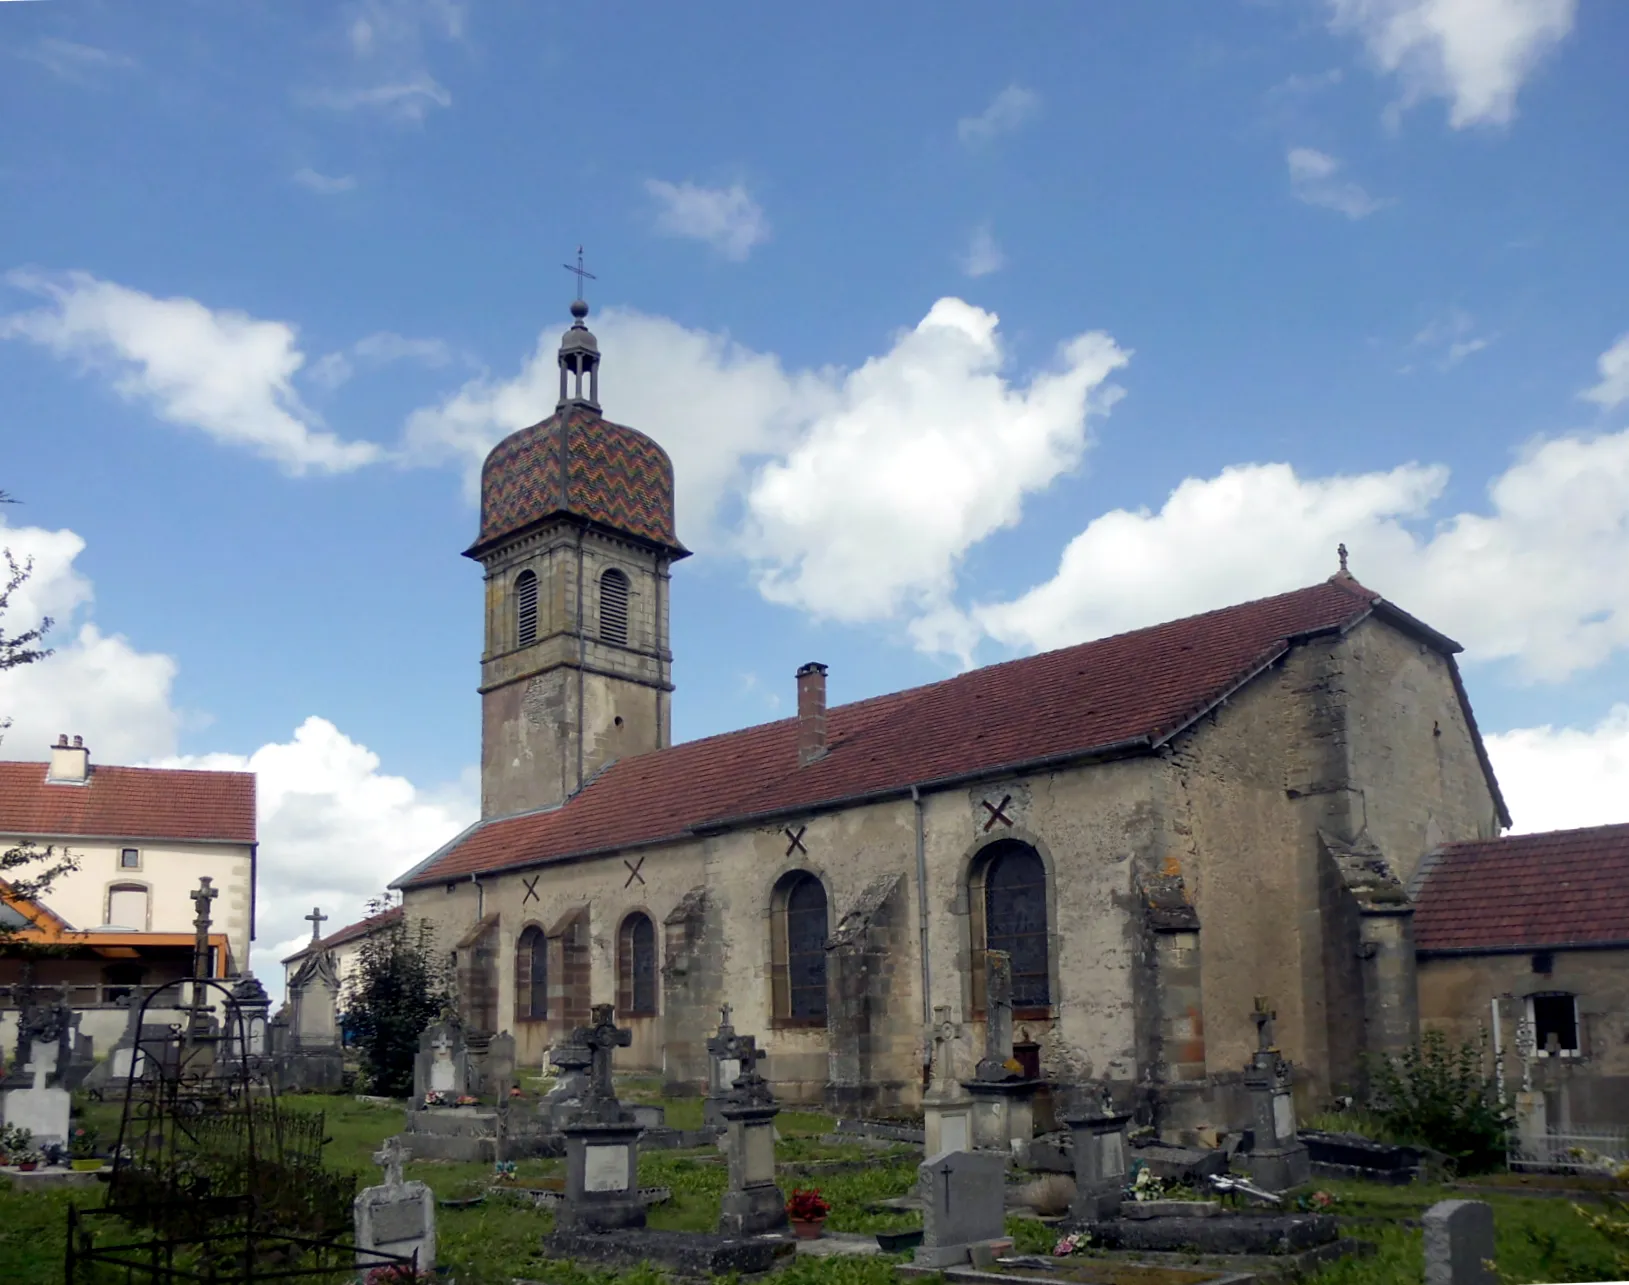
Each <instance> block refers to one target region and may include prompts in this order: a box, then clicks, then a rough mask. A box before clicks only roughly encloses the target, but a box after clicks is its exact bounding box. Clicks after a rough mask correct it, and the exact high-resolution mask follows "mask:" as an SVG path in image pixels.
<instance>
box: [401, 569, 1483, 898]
mask: <svg viewBox="0 0 1629 1285" xmlns="http://www.w3.org/2000/svg"><path fill="white" fill-rule="evenodd" d="M1371 611H1380V612H1383V613H1385V614H1386V615H1387V616H1388V617H1389V618H1391V619H1393V620H1395V621H1396V622H1397V623H1398V624H1399V625H1401V626H1402V627H1404V628H1409V629H1411V630H1413V631H1414V632H1415V633H1416V634H1418V635H1419V636H1421V637H1424V638H1427V639H1429V640H1430V641H1432V643H1433V644H1434V645H1436V646H1438V647H1439V648H1440V649H1442V650H1443V651H1444V652H1447V653H1451V652H1453V651H1457V650H1458V645H1457V644H1455V643H1453V642H1451V641H1450V640H1448V639H1445V638H1442V637H1441V635H1438V634H1434V633H1432V632H1431V631H1430V630H1428V629H1426V628H1425V627H1424V626H1422V625H1420V624H1419V623H1418V622H1417V621H1413V620H1412V618H1410V617H1408V616H1406V615H1404V614H1403V613H1402V612H1400V611H1398V610H1397V609H1396V608H1394V607H1391V606H1390V605H1389V604H1387V603H1385V602H1384V601H1383V600H1381V599H1380V598H1379V597H1378V595H1376V594H1374V593H1372V592H1371V591H1370V590H1368V589H1365V588H1364V587H1363V586H1362V585H1360V584H1358V583H1357V582H1356V581H1355V580H1352V579H1351V578H1350V577H1345V578H1343V577H1333V578H1331V579H1330V580H1329V581H1326V582H1325V583H1323V584H1319V585H1314V586H1312V587H1311V588H1309V589H1299V590H1296V591H1294V592H1292V593H1285V594H1279V595H1278V596H1277V597H1273V598H1263V599H1260V600H1259V601H1256V602H1247V603H1244V604H1242V605H1240V606H1235V607H1227V608H1223V609H1222V610H1220V611H1211V612H1207V613H1205V614H1204V615H1199V616H1192V617H1189V618H1188V619H1185V620H1178V621H1173V622H1171V623H1169V624H1164V625H1156V626H1154V627H1153V628H1150V629H1139V630H1137V631H1135V632H1133V633H1128V634H1121V635H1119V636H1118V637H1114V638H1103V639H1099V640H1098V641H1096V642H1089V643H1082V644H1080V645H1079V646H1075V647H1066V648H1064V649H1062V650H1061V651H1053V652H1047V653H1045V654H1043V655H1039V656H1029V657H1025V658H1024V659H1021V660H1012V661H1007V662H1006V663H1004V664H999V665H991V666H989V667H987V668H985V669H977V670H974V671H972V672H970V673H966V674H961V675H959V676H957V677H955V678H950V679H946V680H945V681H943V682H938V683H932V684H929V685H928V686H926V687H916V688H912V689H910V690H908V691H903V692H895V693H893V694H891V695H888V696H878V697H875V698H873V699H871V700H864V701H858V702H855V703H854V704H851V705H840V706H837V707H835V708H832V709H830V710H828V711H827V715H826V729H827V744H828V746H829V753H828V754H827V755H826V756H825V757H824V758H822V759H820V760H818V761H817V762H814V763H811V764H809V765H808V766H805V767H799V766H798V755H797V720H796V719H795V718H791V719H782V720H781V721H780V722H776V723H765V724H762V725H760V726H758V727H748V728H745V729H743V730H741V731H737V732H729V733H726V734H724V735H721V736H713V737H709V738H707V739H705V740H700V741H691V742H689V743H687V744H683V745H676V746H673V747H671V748H669V749H665V750H657V751H655V752H653V753H649V754H641V755H638V756H636V757H634V758H628V759H623V760H621V761H619V762H616V763H613V764H611V765H610V766H609V767H608V768H606V769H605V770H604V771H603V772H602V773H601V774H600V775H599V776H598V777H596V778H595V779H594V780H592V781H591V782H590V783H589V784H588V785H587V786H586V787H585V788H584V789H583V790H582V791H580V792H579V793H578V794H576V795H575V796H573V797H572V798H571V799H569V800H567V802H566V803H565V804H564V806H562V807H558V808H553V809H550V810H547V811H541V812H530V813H523V814H520V815H518V816H513V817H504V818H499V819H494V820H489V821H484V822H480V823H478V824H477V825H475V826H473V827H471V828H470V829H469V830H467V831H465V833H464V834H462V835H460V836H459V837H458V838H457V839H454V840H453V841H452V842H451V843H450V844H449V845H447V846H446V847H445V848H443V849H442V850H441V851H440V852H438V853H436V854H434V855H432V856H431V857H430V858H429V859H427V860H426V861H425V862H423V863H421V865H420V866H418V867H416V868H415V869H414V870H411V871H409V872H408V873H407V874H406V875H404V876H402V878H401V879H399V880H398V881H397V882H396V884H395V885H394V886H396V887H412V886H415V885H421V884H430V883H436V882H438V881H443V880H447V879H453V878H457V877H459V876H467V875H469V874H471V873H482V872H487V871H493V870H500V869H508V868H513V867H518V866H529V865H535V864H539V863H543V862H549V861H555V860H560V859H562V858H567V857H573V856H581V855H586V854H588V853H593V852H608V851H614V850H617V849H621V848H627V847H632V846H635V845H642V844H649V843H656V842H664V841H669V840H673V839H678V838H682V837H684V836H686V835H689V834H693V833H695V832H697V831H700V830H705V829H709V828H719V827H722V826H723V825H724V824H726V823H736V822H740V821H743V820H746V819H748V818H755V817H768V816H771V815H786V814H792V813H796V812H801V811H810V810H814V809H816V808H819V807H823V806H830V805H833V804H837V803H840V802H843V801H847V800H853V799H857V798H864V797H882V796H888V795H891V794H897V793H901V792H906V791H908V790H909V789H910V787H911V786H912V785H913V784H914V785H918V786H935V785H942V784H946V783H948V782H949V781H951V780H953V779H961V778H969V777H974V776H977V775H981V774H994V773H998V772H1000V771H1002V770H1005V769H1017V768H1019V767H1027V766H1034V765H1038V764H1039V763H1042V762H1044V761H1046V760H1049V759H1056V760H1059V761H1062V760H1066V759H1079V758H1086V757H1090V756H1092V755H1094V754H1106V753H1111V752H1117V751H1118V752H1133V751H1135V750H1138V749H1142V750H1147V749H1150V748H1153V747H1154V746H1157V745H1159V744H1161V743H1162V742H1163V741H1165V740H1168V739H1169V738H1170V737H1172V736H1173V735H1175V734H1176V733H1177V732H1179V731H1181V730H1182V729H1183V728H1184V727H1186V726H1188V725H1189V724H1190V723H1191V722H1192V721H1193V720H1194V719H1195V718H1197V717H1199V716H1200V715H1201V714H1203V713H1205V712H1206V711H1207V710H1209V709H1210V708H1212V707H1213V706H1214V705H1215V704H1216V703H1217V702H1218V701H1220V700H1221V699H1222V698H1223V697H1225V696H1227V695H1228V694H1229V693H1230V692H1232V691H1233V690H1235V689H1236V688H1237V687H1238V686H1239V685H1240V684H1242V683H1244V682H1245V681H1247V680H1248V679H1249V678H1251V677H1253V676H1254V675H1255V674H1256V673H1258V672H1259V671H1260V670H1261V669H1262V668H1263V667H1265V666H1266V665H1268V664H1271V663H1272V662H1273V661H1274V660H1275V659H1277V658H1278V657H1279V656H1281V655H1282V654H1283V653H1284V652H1285V651H1286V650H1287V649H1288V648H1289V646H1290V644H1291V642H1292V641H1293V640H1295V639H1296V638H1298V637H1303V636H1306V635H1310V634H1315V633H1320V632H1325V631H1330V630H1340V629H1347V628H1350V627H1351V626H1353V625H1355V624H1356V623H1357V622H1358V621H1360V620H1362V619H1363V618H1364V617H1365V616H1367V615H1368V614H1369V613H1370V612H1371ZM1466 714H1467V717H1469V709H1468V708H1467V710H1466ZM1473 726H1474V725H1473ZM1484 762H1485V760H1484ZM1489 781H1490V783H1491V782H1492V774H1491V771H1490V772H1489ZM1495 788H1496V787H1495Z"/></svg>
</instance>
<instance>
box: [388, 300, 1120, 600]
mask: <svg viewBox="0 0 1629 1285" xmlns="http://www.w3.org/2000/svg"><path fill="white" fill-rule="evenodd" d="M594 328H595V330H596V332H597V333H598V335H599V339H600V348H601V351H602V352H604V353H606V354H607V357H606V365H605V368H604V370H603V373H602V377H601V399H602V401H603V402H604V405H605V410H606V414H607V415H608V416H610V417H611V418H613V419H616V420H619V421H620V422H623V423H628V424H632V425H634V426H636V427H638V428H639V429H641V430H642V431H644V432H647V433H649V434H650V435H651V436H652V437H654V438H655V439H656V440H657V441H659V442H660V443H662V445H663V446H664V447H665V448H666V449H667V450H668V452H669V453H670V454H671V455H672V457H673V461H674V472H675V475H676V480H677V486H678V515H679V534H680V538H681V539H683V540H684V541H685V543H686V544H688V545H690V546H691V547H692V548H702V549H705V548H709V547H711V548H712V549H714V550H716V551H734V552H738V553H741V554H742V555H744V556H746V557H748V558H749V559H751V561H752V562H753V564H754V567H755V570H756V573H757V577H758V582H759V585H760V588H761V590H762V591H763V593H764V594H765V595H766V596H767V597H769V598H770V599H772V600H774V601H777V602H786V603H790V604H794V605H798V606H801V607H803V608H805V609H807V610H809V611H811V612H813V613H815V614H817V615H823V616H830V617H834V618H837V619H842V620H847V621H859V620H876V619H880V618H884V617H886V616H888V615H889V614H891V613H892V612H893V611H895V610H897V609H901V608H903V607H906V606H908V607H909V609H910V610H912V611H917V610H937V609H938V606H939V604H940V602H941V599H942V598H943V596H944V595H945V593H946V592H947V591H948V588H949V585H950V582H951V580H952V578H953V574H954V568H955V566H956V563H957V561H958V559H959V558H960V557H961V555H962V554H963V553H965V552H966V550H967V549H968V548H969V547H970V546H971V545H972V544H973V543H976V542H977V541H978V540H980V539H983V538H984V537H985V536H987V535H989V534H990V533H991V532H993V531H995V530H997V529H999V528H1001V527H1005V526H1009V525H1011V524H1012V523H1014V522H1016V521H1017V519H1018V516H1019V514H1020V511H1021V509H1022V504H1023V500H1024V498H1025V496H1027V495H1028V494H1030V493H1032V492H1034V491H1037V490H1040V489H1043V488H1044V487H1045V486H1046V485H1048V484H1049V483H1050V482H1051V481H1052V480H1053V479H1054V478H1056V477H1057V476H1058V475H1059V474H1060V473H1062V472H1066V471H1067V470H1069V469H1071V468H1073V467H1075V465H1076V464H1077V463H1078V462H1079V460H1080V458H1081V455H1082V454H1083V452H1084V449H1085V446H1086V440H1087V431H1086V426H1087V418H1088V415H1089V414H1090V413H1093V412H1096V413H1101V412H1102V411H1104V410H1106V409H1107V407H1108V406H1109V405H1110V404H1112V402H1113V400H1114V398H1115V396H1116V393H1115V391H1114V390H1112V389H1110V388H1108V387H1106V386H1104V381H1105V380H1106V378H1107V376H1108V374H1109V373H1110V372H1111V371H1112V370H1114V369H1115V368H1116V367H1118V366H1120V365H1121V364H1123V363H1124V362H1125V360H1126V354H1124V353H1122V352H1121V351H1120V350H1119V349H1118V348H1117V347H1115V345H1114V343H1113V341H1112V340H1111V339H1109V338H1108V337H1107V336H1105V335H1102V334H1085V335H1081V336H1078V337H1077V338H1075V339H1072V340H1070V341H1068V342H1067V343H1065V344H1064V345H1062V347H1061V349H1060V354H1059V360H1058V363H1057V368H1056V369H1054V370H1052V371H1049V372H1045V373H1042V374H1038V375H1035V376H1034V377H1032V378H1031V379H1030V380H1029V382H1028V383H1027V384H1023V385H1021V384H1019V383H1017V382H1015V381H1014V380H1012V379H1011V378H1010V377H1009V375H1008V374H1007V372H1006V371H1005V370H1004V360H1005V357H1004V353H1003V350H1002V347H1001V344H1000V341H999V338H998V335H997V321H996V318H995V317H994V316H993V315H992V314H990V313H987V312H983V311H981V310H979V309H977V308H973V307H970V306H969V305H967V304H966V303H963V302H962V301H960V300H958V299H943V300H940V301H939V302H938V303H937V304H935V305H934V307H933V309H932V310H931V311H930V312H929V314H928V315H927V317H926V318H925V319H924V320H923V321H922V322H921V324H919V325H918V326H916V327H915V328H914V329H912V330H908V331H906V332H904V333H903V334H901V335H899V336H898V337H897V338H896V339H895V341H894V344H893V346H892V347H891V348H890V349H888V350H887V351H886V352H884V353H883V354H882V355H881V356H879V357H875V358H873V359H871V360H870V361H868V362H866V363H865V364H864V365H863V366H861V367H860V368H859V369H857V370H854V371H849V372H844V371H837V370H831V369H827V370H820V371H798V372H788V371H785V370H784V369H783V368H782V367H781V365H780V363H779V362H778V361H777V360H776V359H775V358H774V357H773V356H769V355H765V354H759V353H753V352H750V351H748V350H746V349H744V348H742V347H740V346H739V345H737V344H734V343H732V342H730V341H729V340H728V339H727V338H725V337H723V336H719V335H710V334H705V333H698V332H695V331H690V330H686V329H684V328H683V327H681V326H679V325H677V324H675V323H674V322H672V321H668V320H665V319H660V318H652V317H645V316H641V315H639V314H637V313H628V312H616V311H613V312H609V313H607V314H605V315H604V316H603V317H601V318H599V319H597V320H596V321H595V322H594ZM559 333H560V332H559V330H558V329H551V330H548V331H545V332H544V334H543V335H542V336H541V337H540V339H539V341H538V347H537V350H536V352H535V353H534V355H533V357H532V358H531V360H530V361H529V362H528V363H527V365H526V367H525V369H524V370H523V371H522V372H521V373H520V375H518V376H517V377H516V378H514V379H512V380H508V381H504V382H494V381H491V380H477V381H473V382H472V383H470V384H469V385H467V386H466V387H465V388H464V389H462V390H461V391H460V392H459V393H457V394H456V395H455V396H453V397H452V398H449V399H448V400H447V401H445V402H443V403H442V404H441V405H439V406H435V407H429V408H426V409H424V410H421V411H419V412H417V413H416V414H415V415H414V416H413V417H412V419H411V420H410V422H409V425H408V433H407V437H408V449H409V453H410V454H411V455H413V456H416V457H417V458H419V459H420V460H424V461H426V462H428V461H433V460H436V459H440V458H445V457H446V456H447V455H449V454H452V455H454V456H457V457H461V458H462V459H463V460H464V462H465V464H466V468H467V469H468V474H467V476H468V477H469V479H470V483H471V485H473V483H474V479H475V478H476V476H477V475H478V474H477V471H478V469H479V465H480V461H481V460H482V459H483V458H484V457H485V455H486V452H487V451H489V450H490V449H491V448H492V446H493V445H494V444H495V443H496V441H497V440H498V439H499V438H500V437H502V436H503V435H504V434H505V433H508V432H512V431H514V430H515V429H517V428H521V427H524V426H525V425H527V424H531V423H535V422H537V421H538V420H539V419H541V418H543V417H544V416H545V415H546V414H548V413H549V411H550V410H552V408H553V406H554V403H555V400H556V390H557V374H556V370H555V350H556V348H557V346H558V343H559ZM737 496H740V497H744V499H743V502H744V508H745V512H743V513H741V514H737V513H736V512H735V511H734V509H733V501H734V500H735V499H736V497H737Z"/></svg>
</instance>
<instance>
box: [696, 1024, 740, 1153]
mask: <svg viewBox="0 0 1629 1285" xmlns="http://www.w3.org/2000/svg"><path fill="white" fill-rule="evenodd" d="M740 1074H741V1037H740V1036H739V1035H737V1034H736V1033H735V1027H733V1026H731V1025H730V1006H729V1005H728V1004H725V1005H724V1006H723V1007H722V1008H720V1009H719V1020H718V1030H717V1032H716V1033H715V1034H714V1035H713V1036H712V1038H711V1039H709V1040H708V1041H707V1096H706V1097H705V1098H704V1099H703V1100H702V1104H701V1122H702V1124H703V1125H705V1126H707V1127H708V1128H715V1127H719V1128H721V1127H723V1125H724V1122H725V1121H724V1108H725V1107H726V1106H728V1105H729V1101H730V1090H731V1089H732V1088H733V1087H734V1085H735V1077H736V1076H738V1075H740Z"/></svg>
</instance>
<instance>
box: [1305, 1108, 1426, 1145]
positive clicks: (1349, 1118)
mask: <svg viewBox="0 0 1629 1285" xmlns="http://www.w3.org/2000/svg"><path fill="white" fill-rule="evenodd" d="M1301 1127H1302V1128H1303V1129H1314V1130H1317V1131H1318V1132H1320V1133H1355V1134H1357V1135H1358V1136H1359V1137H1360V1138H1367V1139H1369V1141H1370V1142H1392V1143H1395V1142H1401V1141H1402V1139H1400V1138H1398V1137H1395V1136H1394V1135H1393V1134H1392V1131H1391V1130H1390V1129H1389V1128H1387V1127H1386V1124H1385V1122H1384V1121H1382V1120H1381V1119H1380V1118H1379V1117H1378V1116H1377V1115H1375V1114H1374V1113H1373V1112H1372V1111H1321V1112H1319V1113H1318V1114H1317V1115H1315V1116H1311V1117H1309V1118H1308V1119H1307V1120H1305V1121H1304V1122H1303V1123H1302V1125H1301Z"/></svg>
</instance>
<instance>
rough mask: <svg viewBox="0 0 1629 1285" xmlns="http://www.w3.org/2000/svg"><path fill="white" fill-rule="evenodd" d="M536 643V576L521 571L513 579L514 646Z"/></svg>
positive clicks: (527, 645)
mask: <svg viewBox="0 0 1629 1285" xmlns="http://www.w3.org/2000/svg"><path fill="white" fill-rule="evenodd" d="M536 641H537V576H536V574H535V573H534V572H531V571H522V572H521V573H520V574H519V575H518V576H516V577H515V646H517V647H529V646H530V645H531V644H532V643H535V642H536Z"/></svg>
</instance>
